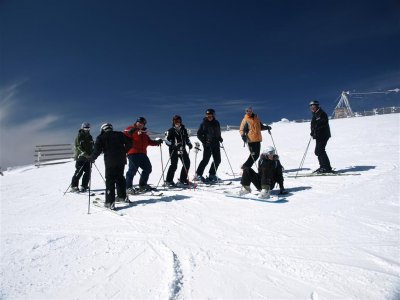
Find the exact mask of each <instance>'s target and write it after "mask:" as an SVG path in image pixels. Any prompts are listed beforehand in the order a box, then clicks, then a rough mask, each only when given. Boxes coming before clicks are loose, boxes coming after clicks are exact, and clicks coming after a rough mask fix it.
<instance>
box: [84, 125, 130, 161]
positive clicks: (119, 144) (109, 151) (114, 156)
mask: <svg viewBox="0 0 400 300" xmlns="http://www.w3.org/2000/svg"><path fill="white" fill-rule="evenodd" d="M131 144H132V142H131V140H130V139H129V138H127V137H126V136H125V135H124V134H123V133H122V132H120V131H108V132H102V133H101V134H100V135H99V136H98V137H97V138H96V143H95V144H94V150H93V153H92V155H91V157H90V160H91V161H94V160H96V158H97V157H98V156H99V155H100V154H101V153H102V152H103V153H104V163H105V166H106V167H113V166H121V165H122V166H123V165H125V164H126V152H127V151H128V150H129V148H130V147H131Z"/></svg>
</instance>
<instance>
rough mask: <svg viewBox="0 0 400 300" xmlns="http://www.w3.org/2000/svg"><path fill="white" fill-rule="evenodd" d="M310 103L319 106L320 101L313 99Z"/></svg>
mask: <svg viewBox="0 0 400 300" xmlns="http://www.w3.org/2000/svg"><path fill="white" fill-rule="evenodd" d="M309 105H310V106H311V105H315V106H319V101H317V100H313V101H311V102H310V104H309Z"/></svg>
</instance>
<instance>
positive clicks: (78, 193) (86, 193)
mask: <svg viewBox="0 0 400 300" xmlns="http://www.w3.org/2000/svg"><path fill="white" fill-rule="evenodd" d="M67 193H69V194H76V195H81V196H89V194H88V192H87V191H86V192H72V191H69V192H67ZM97 195H104V192H101V193H90V196H97Z"/></svg>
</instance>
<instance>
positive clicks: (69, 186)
mask: <svg viewBox="0 0 400 300" xmlns="http://www.w3.org/2000/svg"><path fill="white" fill-rule="evenodd" d="M86 164H87V161H86V162H85V163H84V164H83V165H82V167H81V168H80V169H79V171H78V172H76V171H75V174H79V173H80V172H81V171H82V169H83V167H84V166H85V165H86ZM75 174H74V177H75ZM71 185H72V181H71V183H70V184H69V186H68V187H67V189H66V190H65V192H64V195H63V196H65V194H66V193H67V192H68V190H69V188H70V187H71Z"/></svg>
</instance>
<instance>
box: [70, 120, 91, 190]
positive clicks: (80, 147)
mask: <svg viewBox="0 0 400 300" xmlns="http://www.w3.org/2000/svg"><path fill="white" fill-rule="evenodd" d="M92 151H93V138H92V136H91V135H90V124H89V123H87V122H84V123H82V126H81V129H79V132H78V136H77V137H76V138H75V161H76V163H75V173H74V176H72V181H71V192H85V191H86V190H87V189H88V185H89V180H90V171H91V170H90V161H89V160H88V158H89V156H90V154H92ZM82 174H83V177H82ZM81 177H82V184H81V187H80V188H78V185H79V180H80V178H81Z"/></svg>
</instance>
